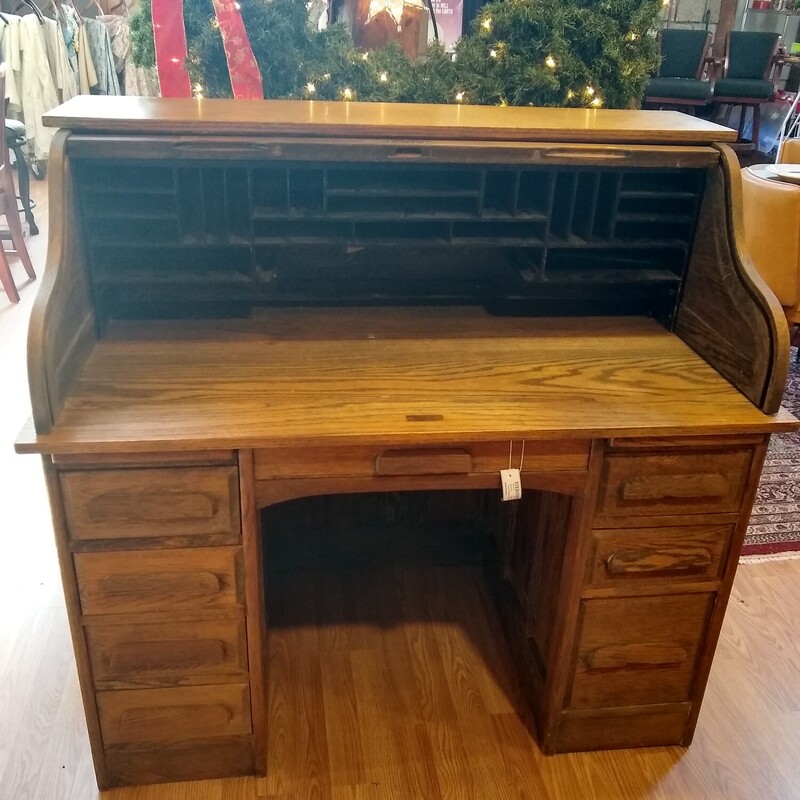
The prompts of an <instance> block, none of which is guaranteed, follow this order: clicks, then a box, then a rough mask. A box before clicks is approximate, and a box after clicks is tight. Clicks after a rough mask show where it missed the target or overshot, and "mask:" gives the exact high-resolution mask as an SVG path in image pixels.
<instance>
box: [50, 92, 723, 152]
mask: <svg viewBox="0 0 800 800" xmlns="http://www.w3.org/2000/svg"><path fill="white" fill-rule="evenodd" d="M44 121H45V124H47V125H51V126H54V127H61V128H69V129H71V130H73V131H81V132H117V133H134V132H135V133H150V134H184V135H198V134H222V135H225V134H229V135H236V134H239V135H242V134H250V135H299V136H303V135H310V134H313V135H315V136H353V137H364V138H389V139H395V138H415V137H417V138H424V139H448V138H452V137H455V138H457V139H460V140H470V139H473V140H481V141H487V140H492V141H530V142H534V141H545V142H546V141H558V142H592V143H605V144H609V143H626V144H710V143H713V142H732V141H735V139H736V132H735V131H733V130H731V129H730V128H724V127H722V126H721V125H716V124H714V123H712V122H707V121H705V120H700V119H696V118H695V117H691V116H689V115H688V114H681V113H678V112H676V111H632V110H615V109H580V108H519V107H505V108H499V107H495V106H470V105H422V104H417V105H411V104H406V103H355V102H349V103H347V102H330V101H321V100H313V101H309V100H208V99H202V100H192V99H163V98H145V97H91V96H80V97H75V98H73V99H71V100H69V101H68V102H66V103H64V104H63V105H61V106H59V107H58V108H56V109H54V110H53V111H50V112H49V113H48V114H46V115H45V117H44Z"/></svg>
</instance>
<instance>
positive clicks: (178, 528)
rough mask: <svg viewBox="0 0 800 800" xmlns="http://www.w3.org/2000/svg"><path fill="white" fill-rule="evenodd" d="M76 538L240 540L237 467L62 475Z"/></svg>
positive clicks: (72, 536) (112, 471) (69, 517)
mask: <svg viewBox="0 0 800 800" xmlns="http://www.w3.org/2000/svg"><path fill="white" fill-rule="evenodd" d="M60 478H61V486H62V492H63V496H64V503H65V509H66V514H67V523H68V527H69V531H70V535H71V538H72V539H74V540H78V541H80V540H86V539H132V538H137V537H139V538H144V537H167V536H170V535H175V536H202V535H207V534H234V535H235V534H237V533H239V532H240V530H241V520H240V518H239V473H238V471H237V469H236V467H203V468H191V469H143V470H132V469H129V470H102V471H87V472H62V473H61V476H60Z"/></svg>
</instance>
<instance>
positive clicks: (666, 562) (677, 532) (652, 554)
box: [586, 524, 734, 593]
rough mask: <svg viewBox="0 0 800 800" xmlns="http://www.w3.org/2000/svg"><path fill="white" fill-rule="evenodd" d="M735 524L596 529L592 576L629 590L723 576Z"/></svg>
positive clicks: (593, 582)
mask: <svg viewBox="0 0 800 800" xmlns="http://www.w3.org/2000/svg"><path fill="white" fill-rule="evenodd" d="M733 529H734V526H733V525H730V524H728V525H707V526H692V527H688V526H687V527H665V528H632V529H622V530H613V529H612V530H605V531H593V532H592V539H593V540H594V552H593V554H592V555H591V560H590V561H589V563H588V564H587V573H586V575H587V578H586V580H587V582H589V583H590V584H591V585H592V586H595V587H599V586H608V587H610V586H616V587H617V588H619V589H620V591H624V592H625V593H635V592H639V591H648V590H652V589H653V587H654V586H657V585H658V584H674V583H676V582H682V583H686V582H690V583H696V582H698V581H703V580H707V581H712V582H713V581H718V580H719V579H720V578H721V577H722V575H721V573H722V568H723V565H724V563H725V562H724V557H725V555H726V553H727V549H728V545H729V542H730V537H731V535H732V533H733Z"/></svg>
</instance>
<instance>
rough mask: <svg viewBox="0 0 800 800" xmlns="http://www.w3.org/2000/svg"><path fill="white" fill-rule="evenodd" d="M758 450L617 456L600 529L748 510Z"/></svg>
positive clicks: (609, 468)
mask: <svg viewBox="0 0 800 800" xmlns="http://www.w3.org/2000/svg"><path fill="white" fill-rule="evenodd" d="M753 452H754V451H753V449H752V448H748V447H742V448H740V449H730V450H728V449H725V450H716V451H715V450H710V451H706V452H703V451H699V452H698V451H690V452H688V453H687V452H683V453H681V452H674V451H673V452H668V453H667V454H664V455H655V454H646V453H641V454H636V455H634V454H630V455H628V454H624V455H623V454H612V455H609V456H608V457H607V458H606V460H605V461H604V464H603V477H602V482H601V491H600V500H599V503H598V507H597V519H596V520H595V523H594V524H595V527H598V528H602V527H613V524H614V523H613V519H614V518H615V517H628V518H630V517H641V516H658V515H660V514H692V513H703V514H713V513H736V512H738V511H739V508H740V507H741V505H742V500H743V498H744V491H745V486H746V483H747V479H748V476H749V474H750V467H751V464H752V461H753Z"/></svg>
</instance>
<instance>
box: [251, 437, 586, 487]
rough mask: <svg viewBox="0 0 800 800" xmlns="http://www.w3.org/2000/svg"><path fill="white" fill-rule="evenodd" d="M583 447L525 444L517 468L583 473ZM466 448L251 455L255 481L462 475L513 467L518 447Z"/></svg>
mask: <svg viewBox="0 0 800 800" xmlns="http://www.w3.org/2000/svg"><path fill="white" fill-rule="evenodd" d="M589 444H590V443H589V441H552V442H548V441H543V442H526V443H525V451H524V461H523V468H524V470H525V471H526V472H530V471H535V470H536V471H558V470H585V469H587V466H588V463H589ZM509 445H510V442H509V441H508V440H506V441H501V442H466V443H459V444H454V445H443V446H437V447H415V448H403V447H394V446H386V445H353V446H346V447H332V446H328V447H314V448H305V449H297V448H282V447H270V448H261V449H258V450H256V451H255V476H256V480H275V479H280V478H359V477H390V476H414V475H468V474H475V473H487V472H497V473H499V472H500V470H501V469H506V468H507V467H508V466H509V450H511V454H510V455H511V461H512V464H511V465H512V466H514V467H518V466H519V464H520V460H521V458H522V441H521V440H519V441H516V440H515V441H514V443H513V447H512V448H510V447H509Z"/></svg>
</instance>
